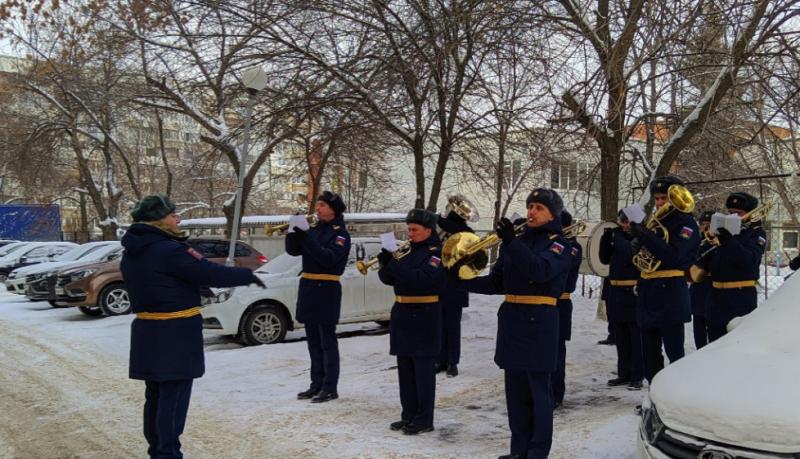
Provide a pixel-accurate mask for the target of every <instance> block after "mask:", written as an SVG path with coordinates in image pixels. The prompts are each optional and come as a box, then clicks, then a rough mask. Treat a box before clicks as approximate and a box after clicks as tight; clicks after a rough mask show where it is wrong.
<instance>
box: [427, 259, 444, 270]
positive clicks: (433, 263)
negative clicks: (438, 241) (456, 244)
mask: <svg viewBox="0 0 800 459" xmlns="http://www.w3.org/2000/svg"><path fill="white" fill-rule="evenodd" d="M428 264H429V265H431V266H433V267H434V268H438V267H439V265H440V264H442V259H441V258H439V257H437V256H433V257H431V259H430V260H428Z"/></svg>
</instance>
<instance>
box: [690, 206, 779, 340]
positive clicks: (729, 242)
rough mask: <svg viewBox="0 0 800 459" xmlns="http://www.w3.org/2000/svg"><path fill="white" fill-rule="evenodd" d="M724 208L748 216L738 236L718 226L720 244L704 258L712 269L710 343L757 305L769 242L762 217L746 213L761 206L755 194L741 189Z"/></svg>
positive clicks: (708, 315) (709, 310)
mask: <svg viewBox="0 0 800 459" xmlns="http://www.w3.org/2000/svg"><path fill="white" fill-rule="evenodd" d="M725 207H727V208H728V213H730V214H736V215H738V216H739V217H744V218H745V219H743V220H742V230H741V232H740V233H739V234H737V235H733V234H731V232H730V231H728V230H727V229H725V228H719V229H718V233H717V239H718V241H719V247H717V248H716V249H715V250H712V251H710V252H708V254H707V255H706V258H708V260H701V263H703V264H706V265H707V266H708V267H709V269H710V271H711V286H712V289H711V302H710V303H709V305H708V311H707V320H708V340H709V342H712V341H714V340H716V339H718V338H720V337H721V336H723V335H725V334H726V333H727V332H728V331H727V325H728V322H730V321H731V319H733V318H734V317H741V316H744V315H747V314H749V313H750V312H752V311H753V310H754V309H755V308H756V306H757V304H758V301H757V295H756V282H757V281H758V278H759V273H758V268H759V266H760V264H761V257H762V256H763V255H764V248H765V247H766V245H767V235H766V233H765V232H764V229H763V228H762V226H761V223H762V221H761V218H758V219H753V218H748V217H747V216H746V214H748V213H749V212H751V211H753V210H754V209H756V208H757V207H758V199H757V198H756V197H755V196H752V195H750V194H748V193H745V192H741V191H739V192H735V193H731V194H730V196H728V199H727V200H726V201H725Z"/></svg>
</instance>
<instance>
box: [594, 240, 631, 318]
mask: <svg viewBox="0 0 800 459" xmlns="http://www.w3.org/2000/svg"><path fill="white" fill-rule="evenodd" d="M632 260H633V249H632V248H631V236H630V235H629V234H628V233H626V232H625V231H624V230H623V229H622V228H614V229H613V230H612V231H608V232H605V233H603V236H602V237H601V239H600V261H601V262H602V263H603V264H607V265H609V268H608V279H609V284H608V286H607V289H608V296H607V299H606V311H607V313H608V320H609V322H636V293H634V289H635V287H636V284H634V285H630V286H622V285H611V282H610V281H611V280H614V281H636V280H638V279H639V270H638V269H636V266H634V265H633V261H632Z"/></svg>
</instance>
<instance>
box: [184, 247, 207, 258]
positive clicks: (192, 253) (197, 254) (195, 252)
mask: <svg viewBox="0 0 800 459" xmlns="http://www.w3.org/2000/svg"><path fill="white" fill-rule="evenodd" d="M186 251H187V252H189V255H191V256H193V257H195V258H197V259H198V260H202V259H203V254H201V253H200V252H198V251H197V250H195V249H193V248H191V247H189V249H187V250H186Z"/></svg>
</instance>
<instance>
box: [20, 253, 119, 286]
mask: <svg viewBox="0 0 800 459" xmlns="http://www.w3.org/2000/svg"><path fill="white" fill-rule="evenodd" d="M121 247H122V246H121V244H120V243H119V241H99V242H87V243H85V244H81V245H79V246H76V247H74V248H73V249H71V250H68V251H67V252H64V253H62V254H61V255H59V256H57V257H55V258H53V261H49V262H44V263H36V264H32V265H28V266H23V267H21V268H17V269H15V270H13V271H11V273H10V274H9V275H8V278H6V290H7V291H8V292H10V293H16V294H19V295H24V294H25V284H26V282H28V281H27V280H26V277H27V276H29V275H38V277H42V276H43V275H44V274H46V273H50V272H53V271H56V270H57V269H64V268H69V267H72V266H77V265H80V264H82V263H89V262H97V261H100V260H101V259H102V258H103V257H106V256H108V255H109V254H110V253H111V252H114V251H119V250H121ZM34 277H36V276H34ZM32 280H36V279H35V278H34V279H32Z"/></svg>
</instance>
